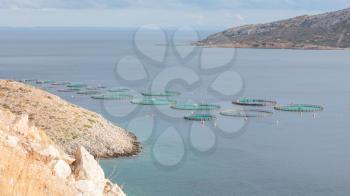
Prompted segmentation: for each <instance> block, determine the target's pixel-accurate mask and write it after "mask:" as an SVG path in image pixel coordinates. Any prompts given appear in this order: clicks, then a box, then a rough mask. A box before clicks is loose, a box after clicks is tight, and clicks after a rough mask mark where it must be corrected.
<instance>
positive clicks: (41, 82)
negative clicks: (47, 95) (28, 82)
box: [35, 80, 54, 84]
mask: <svg viewBox="0 0 350 196" xmlns="http://www.w3.org/2000/svg"><path fill="white" fill-rule="evenodd" d="M53 82H54V81H52V80H37V81H36V82H35V83H37V84H50V83H53Z"/></svg>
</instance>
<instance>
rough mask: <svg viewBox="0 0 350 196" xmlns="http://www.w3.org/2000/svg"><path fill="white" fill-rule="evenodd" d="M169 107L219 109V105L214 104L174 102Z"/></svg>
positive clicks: (179, 108) (178, 108)
mask: <svg viewBox="0 0 350 196" xmlns="http://www.w3.org/2000/svg"><path fill="white" fill-rule="evenodd" d="M170 107H171V108H173V109H177V110H218V109H220V106H219V105H215V104H175V105H172V106H170Z"/></svg>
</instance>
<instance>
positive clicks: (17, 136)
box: [0, 109, 125, 196]
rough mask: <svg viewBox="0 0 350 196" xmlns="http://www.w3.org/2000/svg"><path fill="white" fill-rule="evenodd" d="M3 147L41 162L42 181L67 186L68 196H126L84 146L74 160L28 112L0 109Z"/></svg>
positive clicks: (1, 142)
mask: <svg viewBox="0 0 350 196" xmlns="http://www.w3.org/2000/svg"><path fill="white" fill-rule="evenodd" d="M0 146H2V147H6V148H11V149H13V150H15V151H16V153H18V155H20V156H23V157H27V158H24V159H25V160H26V159H31V160H33V163H35V164H38V166H36V167H39V165H40V168H41V169H43V170H45V171H48V174H47V175H46V176H45V179H42V180H43V181H46V180H47V179H46V177H47V178H48V179H51V181H50V182H52V179H53V181H54V182H55V183H57V182H58V184H55V185H56V186H60V188H62V189H64V193H65V195H67V196H69V195H83V196H100V195H101V196H102V195H108V196H124V195H125V193H124V192H123V191H122V189H121V188H120V187H119V186H118V185H116V184H113V183H112V182H111V181H109V180H107V179H105V175H104V172H103V170H102V168H101V167H100V165H99V164H98V162H97V161H96V160H95V159H94V157H93V156H92V155H91V154H90V153H89V152H88V151H87V150H86V149H85V148H84V147H82V146H81V147H78V148H77V150H76V153H75V159H74V158H73V157H71V156H70V155H68V154H66V153H64V152H63V151H62V150H61V149H60V148H59V147H58V146H56V145H55V144H54V143H53V141H52V140H50V139H48V137H47V136H46V134H45V132H44V131H43V130H42V129H38V128H37V127H35V126H31V125H30V122H29V121H28V115H20V116H15V115H13V114H11V113H10V112H3V111H2V110H1V109H0ZM0 154H1V153H0ZM0 165H1V162H0ZM72 174H74V175H72ZM66 190H69V191H66ZM1 193H2V192H1V190H0V195H1Z"/></svg>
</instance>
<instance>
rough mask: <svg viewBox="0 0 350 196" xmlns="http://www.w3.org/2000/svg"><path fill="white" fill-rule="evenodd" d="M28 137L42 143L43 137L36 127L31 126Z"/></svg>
mask: <svg viewBox="0 0 350 196" xmlns="http://www.w3.org/2000/svg"><path fill="white" fill-rule="evenodd" d="M28 136H29V138H30V139H32V140H34V141H41V136H40V133H39V130H38V128H36V127H35V126H31V127H30V128H29V130H28Z"/></svg>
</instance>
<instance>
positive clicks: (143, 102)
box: [131, 99, 176, 105]
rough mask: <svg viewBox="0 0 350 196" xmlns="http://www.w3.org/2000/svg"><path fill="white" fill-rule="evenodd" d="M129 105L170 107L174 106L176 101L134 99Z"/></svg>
mask: <svg viewBox="0 0 350 196" xmlns="http://www.w3.org/2000/svg"><path fill="white" fill-rule="evenodd" d="M131 103H132V104H138V105H171V104H176V101H175V100H169V99H134V100H132V101H131Z"/></svg>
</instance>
